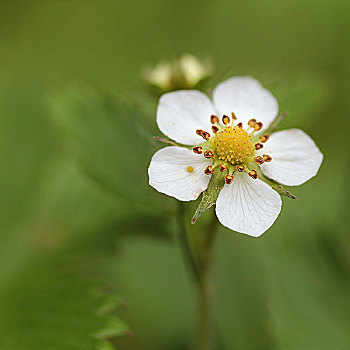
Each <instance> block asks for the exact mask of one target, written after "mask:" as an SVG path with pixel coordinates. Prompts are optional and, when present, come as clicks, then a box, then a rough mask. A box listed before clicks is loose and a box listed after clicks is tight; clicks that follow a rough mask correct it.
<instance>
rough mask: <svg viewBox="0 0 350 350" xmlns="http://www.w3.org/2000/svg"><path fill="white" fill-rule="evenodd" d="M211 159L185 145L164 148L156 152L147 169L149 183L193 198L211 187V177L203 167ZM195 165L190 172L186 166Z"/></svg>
mask: <svg viewBox="0 0 350 350" xmlns="http://www.w3.org/2000/svg"><path fill="white" fill-rule="evenodd" d="M209 164H212V161H210V160H208V159H206V158H204V157H203V155H199V154H195V153H193V152H192V151H191V150H189V149H187V148H182V147H176V146H171V147H165V148H162V149H161V150H159V151H158V152H156V153H155V154H154V156H153V158H152V160H151V163H150V165H149V168H148V176H149V184H150V185H151V186H152V187H154V188H155V189H156V190H157V191H159V192H161V193H165V194H166V195H168V196H171V197H175V198H176V199H178V200H180V201H191V200H195V199H197V198H198V196H199V195H200V194H201V192H203V191H204V190H205V189H206V188H207V187H208V182H209V180H210V177H211V176H208V175H205V174H204V169H205V168H206V167H207V166H208V165H209ZM189 166H191V167H193V172H189V171H188V170H187V167H189Z"/></svg>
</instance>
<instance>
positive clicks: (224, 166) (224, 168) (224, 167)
mask: <svg viewBox="0 0 350 350" xmlns="http://www.w3.org/2000/svg"><path fill="white" fill-rule="evenodd" d="M219 170H220V171H221V172H224V171H225V170H227V165H226V164H220V167H219Z"/></svg>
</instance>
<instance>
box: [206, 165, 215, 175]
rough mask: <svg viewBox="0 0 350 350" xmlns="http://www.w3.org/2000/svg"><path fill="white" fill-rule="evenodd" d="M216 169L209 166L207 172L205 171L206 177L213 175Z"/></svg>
mask: <svg viewBox="0 0 350 350" xmlns="http://www.w3.org/2000/svg"><path fill="white" fill-rule="evenodd" d="M214 170H215V169H214V168H213V167H212V166H211V165H208V166H207V167H206V168H205V170H204V174H205V175H211V174H212V173H213V172H214Z"/></svg>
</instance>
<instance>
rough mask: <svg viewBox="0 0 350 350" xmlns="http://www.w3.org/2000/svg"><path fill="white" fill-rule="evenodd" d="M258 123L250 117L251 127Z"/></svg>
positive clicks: (249, 123)
mask: <svg viewBox="0 0 350 350" xmlns="http://www.w3.org/2000/svg"><path fill="white" fill-rule="evenodd" d="M255 124H256V119H254V118H253V119H250V120H249V121H248V125H249V126H250V127H251V128H254V125H255Z"/></svg>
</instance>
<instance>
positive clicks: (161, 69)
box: [143, 53, 213, 91]
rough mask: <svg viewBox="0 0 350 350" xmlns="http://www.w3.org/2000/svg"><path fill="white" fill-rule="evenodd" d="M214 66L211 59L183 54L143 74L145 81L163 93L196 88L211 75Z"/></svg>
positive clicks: (160, 63)
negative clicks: (200, 58)
mask: <svg viewBox="0 0 350 350" xmlns="http://www.w3.org/2000/svg"><path fill="white" fill-rule="evenodd" d="M212 71H213V65H212V63H211V61H210V60H209V59H203V60H199V59H198V58H197V57H196V56H194V55H192V54H190V53H183V54H182V55H180V56H179V57H178V58H176V59H173V60H171V61H161V62H158V63H157V64H156V65H155V66H154V67H148V68H147V69H146V70H145V71H144V72H143V77H144V79H145V80H146V81H147V82H148V83H149V84H151V85H154V86H157V87H159V88H160V89H161V90H162V91H171V90H176V89H179V88H180V89H184V88H194V87H196V85H197V84H198V83H199V82H200V81H202V80H203V79H204V78H207V77H208V76H210V75H211V73H212Z"/></svg>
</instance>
